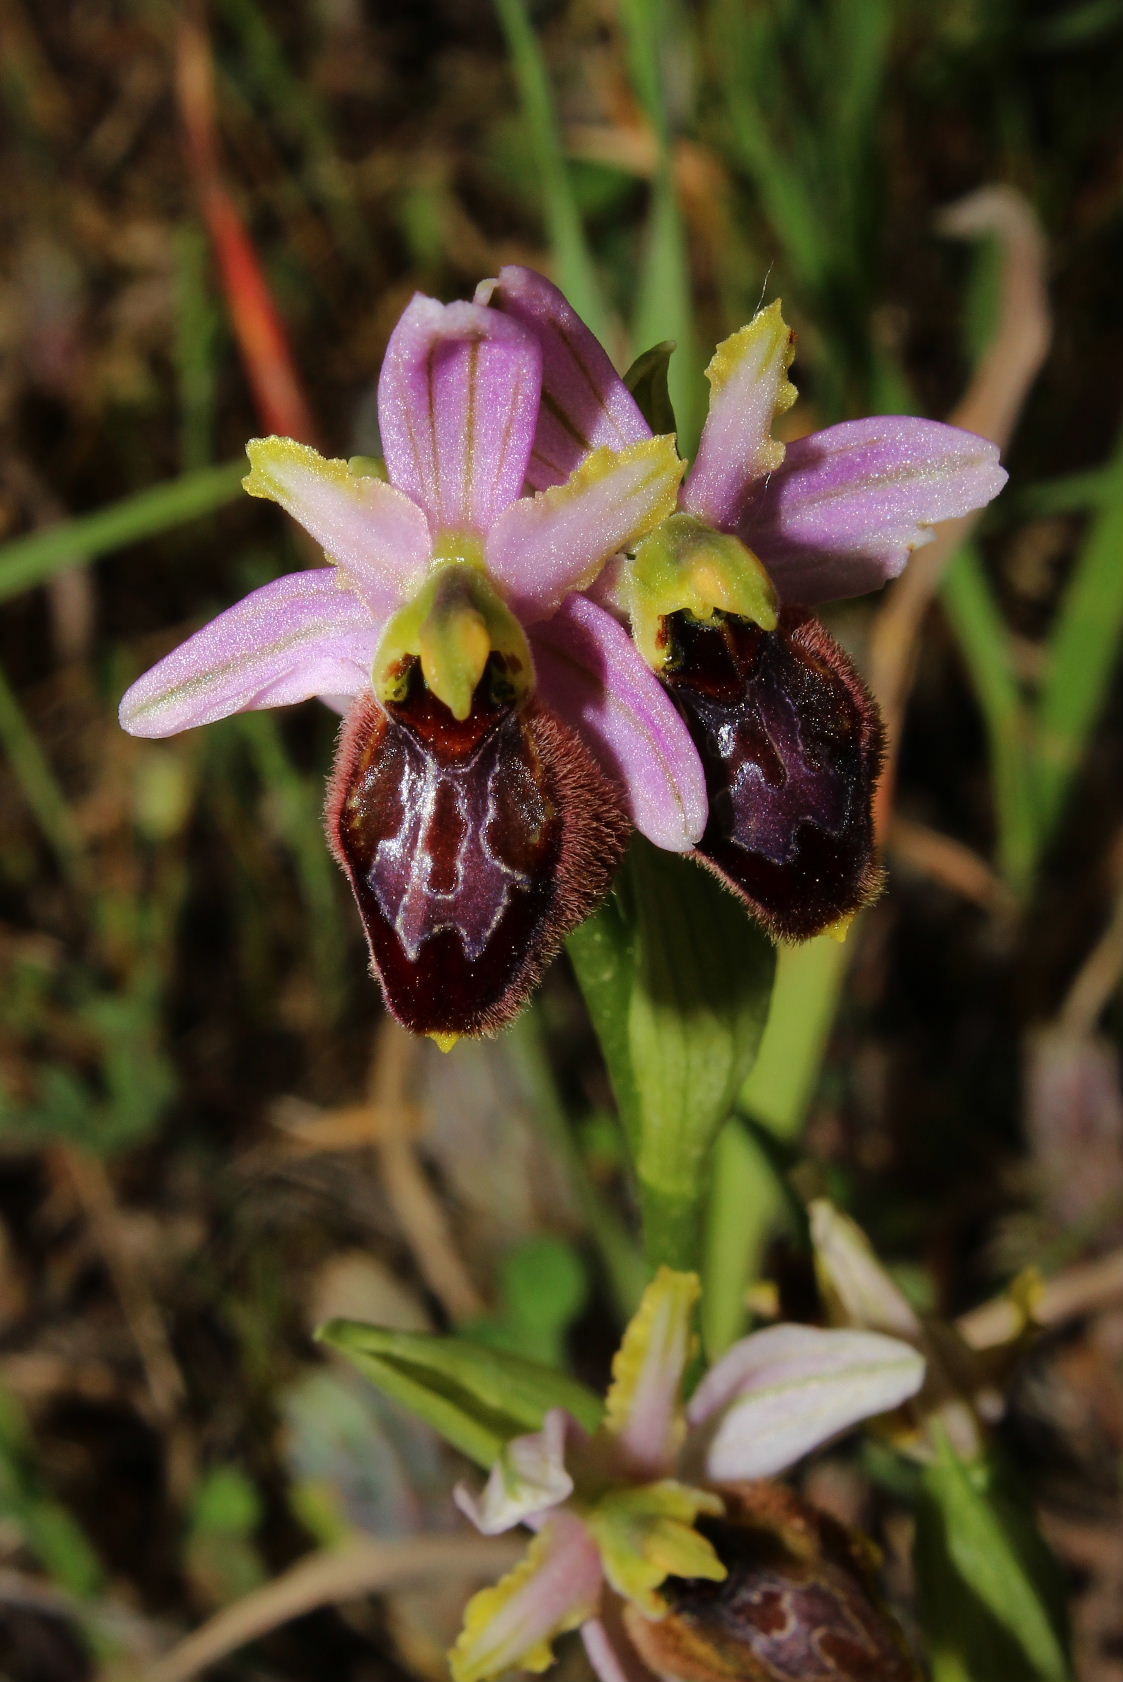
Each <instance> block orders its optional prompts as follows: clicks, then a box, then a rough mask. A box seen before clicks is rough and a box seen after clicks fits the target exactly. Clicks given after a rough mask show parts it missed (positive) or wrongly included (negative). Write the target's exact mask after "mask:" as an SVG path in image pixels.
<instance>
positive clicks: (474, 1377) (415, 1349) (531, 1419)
mask: <svg viewBox="0 0 1123 1682" xmlns="http://www.w3.org/2000/svg"><path fill="white" fill-rule="evenodd" d="M317 1336H318V1338H319V1339H320V1341H321V1342H322V1343H327V1344H330V1345H331V1347H332V1348H333V1349H338V1350H339V1351H340V1353H341V1354H344V1355H346V1356H347V1358H348V1360H350V1361H353V1362H354V1363H355V1365H356V1366H357V1367H358V1369H359V1371H360V1372H361V1373H363V1374H364V1375H365V1376H366V1377H367V1378H369V1379H370V1380H371V1382H372V1383H373V1384H376V1385H377V1386H378V1388H379V1389H380V1390H381V1391H383V1392H384V1393H385V1394H386V1395H387V1396H390V1397H392V1398H393V1400H394V1401H396V1402H400V1403H401V1404H402V1406H403V1407H406V1408H408V1409H409V1410H410V1412H412V1413H415V1414H416V1415H417V1417H418V1418H419V1419H423V1420H424V1421H425V1423H426V1424H427V1425H431V1426H432V1427H433V1429H434V1430H435V1431H439V1432H440V1434H441V1436H442V1437H444V1438H445V1440H446V1441H447V1442H449V1443H451V1444H452V1446H453V1448H456V1449H459V1450H460V1452H461V1454H464V1455H467V1457H468V1459H469V1460H474V1461H475V1462H476V1464H477V1465H479V1466H483V1467H485V1468H490V1467H491V1466H492V1465H493V1464H494V1463H495V1460H496V1459H497V1458H498V1455H499V1452H500V1450H501V1449H502V1448H503V1446H504V1444H505V1443H507V1442H509V1441H510V1439H511V1438H512V1437H518V1436H522V1435H524V1434H525V1433H526V1432H528V1431H537V1430H538V1428H539V1427H540V1426H541V1424H542V1421H543V1419H544V1418H545V1417H546V1414H547V1413H548V1412H549V1410H550V1409H551V1408H555V1407H562V1408H566V1409H567V1410H568V1412H570V1413H571V1414H572V1415H573V1417H574V1418H575V1419H576V1420H577V1421H578V1422H579V1423H580V1424H581V1425H583V1426H584V1427H585V1428H586V1430H590V1431H593V1430H595V1429H596V1427H597V1425H598V1424H599V1423H600V1417H601V1411H602V1409H601V1402H600V1399H599V1397H597V1396H594V1394H593V1392H592V1391H591V1390H589V1389H587V1388H586V1387H585V1385H583V1384H579V1383H578V1382H577V1380H576V1379H572V1378H568V1377H567V1376H566V1375H565V1374H564V1373H559V1372H554V1371H553V1370H552V1369H551V1368H550V1367H544V1366H541V1365H539V1363H538V1362H536V1361H526V1360H523V1359H522V1358H521V1357H520V1356H518V1355H509V1354H507V1353H506V1352H505V1351H503V1350H501V1349H490V1348H487V1347H486V1346H484V1345H482V1344H477V1343H470V1342H469V1341H468V1340H467V1339H466V1338H460V1337H433V1336H430V1335H428V1334H426V1333H424V1332H397V1331H389V1330H387V1329H386V1328H384V1327H382V1326H365V1325H363V1324H362V1323H361V1322H360V1321H358V1320H331V1321H329V1322H328V1324H327V1325H326V1326H322V1327H321V1328H320V1330H319V1332H318V1333H317Z"/></svg>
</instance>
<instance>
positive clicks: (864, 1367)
mask: <svg viewBox="0 0 1123 1682" xmlns="http://www.w3.org/2000/svg"><path fill="white" fill-rule="evenodd" d="M698 1294H699V1284H698V1280H697V1277H696V1276H695V1275H694V1274H688V1273H676V1272H674V1271H672V1270H671V1269H669V1268H661V1269H660V1271H659V1273H658V1274H657V1276H656V1278H655V1279H654V1280H653V1282H652V1283H651V1284H650V1285H649V1286H648V1288H647V1290H646V1292H645V1293H644V1297H643V1300H642V1302H641V1304H640V1307H639V1309H638V1311H637V1313H636V1315H635V1317H634V1318H633V1320H632V1322H631V1324H630V1325H629V1326H628V1328H627V1330H626V1332H625V1334H624V1340H623V1343H622V1344H621V1347H620V1349H619V1351H618V1353H617V1355H616V1359H615V1361H614V1363H613V1377H612V1384H611V1386H610V1388H609V1392H608V1396H607V1399H606V1409H605V1416H604V1422H603V1424H602V1425H601V1427H600V1429H599V1430H598V1431H597V1432H596V1434H595V1435H594V1436H593V1437H589V1436H587V1435H586V1434H585V1433H584V1432H583V1431H582V1430H581V1428H580V1427H579V1426H578V1425H577V1424H576V1422H575V1421H574V1420H573V1419H572V1418H571V1417H570V1416H569V1415H568V1414H567V1413H565V1412H564V1410H562V1409H553V1410H551V1412H550V1413H549V1414H548V1415H547V1416H546V1419H545V1422H544V1424H543V1426H542V1429H541V1430H540V1431H536V1432H533V1433H530V1434H529V1435H527V1436H524V1437H517V1438H515V1439H514V1440H513V1441H512V1442H509V1443H508V1444H507V1446H506V1448H505V1450H504V1452H503V1454H502V1455H501V1457H500V1459H499V1461H498V1462H497V1463H496V1465H495V1467H494V1468H493V1470H492V1472H491V1475H490V1477H489V1478H488V1481H487V1483H486V1485H485V1487H484V1489H483V1491H482V1493H481V1494H480V1495H478V1496H477V1495H473V1494H472V1493H470V1492H469V1491H468V1490H467V1489H464V1488H460V1489H459V1490H458V1491H457V1502H458V1504H459V1506H460V1507H461V1509H462V1510H463V1511H464V1512H465V1514H466V1515H467V1516H468V1517H469V1518H470V1519H471V1520H472V1522H473V1523H474V1524H475V1525H476V1526H477V1528H478V1529H479V1530H481V1531H482V1532H483V1533H484V1534H486V1535H495V1534H497V1533H499V1532H500V1531H504V1530H508V1529H511V1528H512V1527H513V1526H515V1525H517V1524H526V1525H527V1526H528V1527H529V1528H530V1529H531V1530H532V1531H534V1533H535V1534H534V1538H533V1540H532V1542H531V1544H530V1548H529V1550H528V1552H527V1555H526V1557H525V1558H524V1560H523V1561H522V1563H521V1564H519V1565H518V1566H516V1567H515V1569H514V1571H512V1572H511V1573H510V1574H509V1575H508V1576H506V1577H505V1578H503V1579H502V1581H501V1582H499V1583H498V1584H496V1585H495V1586H494V1587H492V1588H487V1589H483V1590H481V1592H480V1593H479V1594H477V1595H476V1596H474V1598H473V1599H472V1600H471V1601H470V1602H469V1605H468V1609H467V1612H466V1614H465V1622H464V1629H463V1632H462V1634H461V1636H460V1639H459V1641H458V1642H457V1644H456V1646H455V1647H454V1649H453V1651H452V1654H451V1666H452V1674H453V1678H454V1682H486V1679H487V1678H490V1677H493V1676H497V1675H499V1674H500V1673H501V1672H503V1671H506V1670H508V1669H510V1668H512V1667H515V1666H521V1667H522V1668H523V1669H526V1670H532V1671H541V1670H545V1669H546V1668H547V1666H548V1665H549V1664H550V1663H551V1660H552V1656H553V1655H552V1646H551V1644H552V1642H553V1640H554V1638H555V1637H556V1636H558V1635H560V1634H563V1633H564V1632H565V1631H567V1630H571V1629H576V1628H578V1627H580V1628H581V1631H582V1635H583V1638H584V1641H585V1645H586V1649H587V1651H588V1654H589V1658H590V1661H591V1662H592V1664H593V1667H594V1669H595V1670H596V1672H597V1674H598V1676H599V1677H600V1678H601V1679H602V1682H643V1679H646V1678H650V1677H652V1675H653V1673H652V1672H650V1671H649V1669H648V1668H647V1667H646V1666H645V1665H644V1663H643V1661H642V1660H641V1658H640V1656H639V1653H638V1652H637V1651H636V1649H635V1647H634V1645H633V1644H632V1642H631V1641H630V1640H629V1638H628V1635H627V1623H628V1620H629V1619H633V1618H636V1617H640V1618H645V1619H656V1620H658V1619H660V1618H661V1617H662V1616H663V1615H664V1612H665V1606H664V1603H663V1601H662V1599H661V1597H660V1594H659V1590H660V1587H661V1585H662V1584H663V1583H664V1581H665V1580H666V1579H667V1578H668V1577H670V1576H675V1577H688V1578H690V1577H693V1578H709V1579H711V1580H713V1581H721V1580H722V1579H723V1578H724V1576H725V1567H724V1566H723V1564H722V1563H721V1561H720V1559H719V1558H718V1556H717V1554H716V1553H715V1551H714V1549H713V1546H712V1544H711V1543H710V1542H709V1541H708V1540H707V1538H706V1537H705V1536H704V1535H703V1534H701V1532H700V1531H699V1530H698V1529H697V1528H696V1524H697V1521H698V1520H699V1519H700V1518H705V1517H707V1516H710V1517H715V1516H720V1514H721V1513H722V1511H723V1502H722V1498H721V1494H720V1488H721V1485H722V1484H723V1483H734V1482H738V1481H744V1480H749V1479H755V1478H766V1477H772V1476H774V1475H775V1474H776V1473H778V1472H781V1471H783V1470H784V1469H785V1468H786V1467H788V1466H790V1465H792V1464H793V1463H794V1462H795V1461H796V1460H798V1459H799V1458H800V1457H801V1456H802V1455H804V1454H807V1453H809V1452H810V1451H811V1450H812V1449H814V1448H817V1447H819V1446H820V1445H822V1444H823V1443H825V1442H828V1441H830V1440H832V1439H833V1438H835V1437H837V1436H839V1435H841V1433H842V1432H844V1431H846V1430H848V1429H849V1428H850V1427H851V1426H853V1425H855V1424H857V1423H858V1422H859V1421H860V1420H862V1419H865V1418H868V1417H870V1416H872V1415H874V1414H879V1413H883V1412H885V1411H887V1410H888V1409H890V1408H894V1407H897V1406H899V1404H900V1403H901V1402H903V1401H905V1400H907V1399H908V1398H909V1397H910V1396H913V1395H915V1394H916V1392H917V1390H918V1389H919V1388H920V1385H921V1383H922V1382H923V1378H924V1360H923V1357H922V1356H921V1355H920V1354H918V1352H917V1351H916V1350H915V1349H913V1348H911V1347H910V1346H908V1345H907V1344H904V1343H901V1342H899V1341H898V1340H897V1339H895V1338H891V1337H886V1336H883V1335H882V1334H880V1333H871V1332H855V1331H824V1330H821V1329H819V1328H816V1327H810V1326H795V1325H781V1326H773V1327H770V1328H768V1329H767V1330H765V1331H762V1332H755V1333H753V1334H752V1335H751V1336H749V1337H747V1338H743V1339H742V1340H741V1341H740V1342H739V1343H737V1344H735V1345H734V1346H733V1348H731V1349H730V1350H729V1351H727V1353H726V1354H725V1355H724V1356H723V1357H722V1358H721V1359H720V1360H719V1361H718V1362H717V1363H716V1365H715V1366H714V1367H712V1368H711V1369H710V1371H709V1372H708V1373H707V1374H706V1376H705V1377H704V1378H703V1379H702V1382H701V1383H700V1384H699V1386H698V1388H697V1389H696V1390H695V1392H694V1394H693V1396H692V1397H691V1399H690V1402H689V1404H688V1405H687V1406H685V1407H684V1405H683V1402H682V1399H681V1390H682V1382H683V1377H684V1374H685V1372H686V1370H687V1367H688V1365H689V1362H690V1359H691V1356H692V1352H693V1343H694V1340H693V1338H692V1336H691V1319H692V1315H693V1310H694V1305H695V1302H696V1300H697V1297H698Z"/></svg>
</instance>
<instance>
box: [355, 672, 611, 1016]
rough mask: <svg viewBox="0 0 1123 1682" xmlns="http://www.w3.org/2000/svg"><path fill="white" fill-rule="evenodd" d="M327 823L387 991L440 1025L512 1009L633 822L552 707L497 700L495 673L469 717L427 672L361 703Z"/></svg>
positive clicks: (577, 915) (591, 898) (586, 905)
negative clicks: (435, 687)
mask: <svg viewBox="0 0 1123 1682" xmlns="http://www.w3.org/2000/svg"><path fill="white" fill-rule="evenodd" d="M327 825H328V837H329V840H330V842H331V845H332V849H333V851H334V852H335V855H336V858H337V859H338V860H339V863H340V864H341V865H342V867H343V869H344V871H345V872H346V874H347V878H348V880H349V881H350V883H351V887H352V890H353V891H354V894H355V899H356V901H357V903H358V907H359V911H360V913H361V915H362V919H363V924H364V927H365V928H366V931H367V938H368V940H369V942H370V949H371V956H372V959H373V962H374V967H375V970H376V972H377V974H378V977H379V979H380V980H381V982H382V986H383V991H384V992H385V995H386V1002H387V1004H388V1005H389V1007H390V1009H391V1010H392V1012H393V1013H394V1015H395V1016H396V1017H397V1018H398V1020H399V1021H400V1022H402V1023H404V1025H405V1026H406V1027H407V1028H411V1029H412V1030H413V1031H414V1032H416V1033H425V1034H479V1033H485V1032H488V1031H489V1030H491V1029H494V1028H497V1027H499V1026H501V1025H502V1023H504V1022H505V1021H507V1020H508V1019H509V1018H510V1017H511V1016H512V1015H513V1014H514V1012H515V1010H516V1009H517V1008H518V1006H519V1005H520V1004H521V1003H522V1001H523V999H524V998H525V997H526V994H527V992H528V991H529V989H530V988H531V987H532V986H533V984H534V982H535V980H536V979H537V977H538V976H539V975H540V974H541V972H542V968H543V966H544V965H545V964H546V963H547V962H548V960H549V959H550V958H551V957H552V956H553V954H554V953H555V952H556V951H557V949H558V947H559V945H560V944H561V942H562V940H564V938H565V936H566V935H567V934H568V933H569V931H570V929H571V928H573V927H574V926H575V925H576V924H577V923H578V922H580V921H581V920H582V918H584V917H586V916H587V915H588V914H589V912H590V911H591V910H592V908H593V906H594V905H595V904H596V902H597V900H598V899H599V898H600V897H601V895H602V894H604V893H605V892H606V891H607V889H608V886H609V883H610V882H611V880H612V876H613V874H614V872H615V870H616V866H617V865H618V864H619V862H620V857H621V855H622V852H623V848H624V844H625V841H626V837H627V832H628V825H627V820H626V818H625V816H624V813H623V810H622V807H621V805H620V800H619V797H618V796H617V795H616V793H615V792H614V790H613V789H612V788H611V786H610V785H609V784H608V782H607V781H606V779H605V778H604V776H603V775H602V773H601V772H600V771H599V770H598V768H597V767H596V765H595V764H594V762H593V760H592V758H591V756H590V754H589V752H588V750H587V749H586V748H585V747H584V745H583V744H582V743H581V742H580V741H579V739H578V738H577V737H576V736H575V735H574V734H573V733H572V732H571V731H569V730H567V729H566V728H565V727H564V726H563V725H561V724H559V723H558V721H557V720H556V719H555V718H553V716H552V715H551V714H549V713H547V712H545V711H544V710H543V709H541V708H539V707H536V706H531V707H528V708H517V707H515V706H513V705H511V704H510V703H506V702H504V703H497V702H495V701H493V700H492V699H491V698H490V696H489V693H488V685H487V680H486V679H485V680H484V681H482V682H481V684H480V687H479V689H478V690H477V693H476V699H475V704H474V706H473V710H472V712H471V713H470V715H469V716H468V718H467V719H465V720H463V721H462V722H461V721H458V720H457V719H454V718H453V717H452V715H451V713H450V712H449V711H448V709H447V708H446V707H445V706H444V705H443V704H442V703H441V702H439V701H436V700H434V698H433V697H432V696H431V695H430V694H429V693H428V691H427V690H426V689H425V688H424V687H423V685H422V684H421V682H420V678H419V677H416V678H415V679H414V682H413V684H412V687H411V689H410V693H409V695H408V697H407V699H406V700H405V701H404V702H403V703H402V704H401V705H400V706H392V707H390V708H388V709H387V710H383V708H382V707H380V706H379V705H378V704H377V702H375V701H374V700H373V698H371V697H365V698H363V699H362V700H360V702H359V703H358V704H357V706H356V708H355V710H354V711H353V712H352V714H351V716H350V717H349V719H348V721H347V723H346V725H345V726H344V729H343V733H342V735H341V737H340V744H339V752H338V755H337V759H336V769H335V775H334V778H333V781H332V786H331V790H330V792H329V797H328V808H327Z"/></svg>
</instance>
